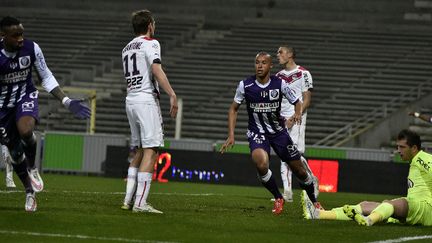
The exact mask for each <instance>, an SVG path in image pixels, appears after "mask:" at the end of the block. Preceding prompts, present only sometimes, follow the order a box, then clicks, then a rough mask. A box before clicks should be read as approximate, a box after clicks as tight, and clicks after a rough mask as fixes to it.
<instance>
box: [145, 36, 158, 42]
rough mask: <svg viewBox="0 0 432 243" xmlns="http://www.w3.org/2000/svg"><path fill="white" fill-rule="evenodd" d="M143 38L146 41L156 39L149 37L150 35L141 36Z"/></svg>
mask: <svg viewBox="0 0 432 243" xmlns="http://www.w3.org/2000/svg"><path fill="white" fill-rule="evenodd" d="M143 39H144V40H148V41H152V40H156V39H154V38H150V37H147V36H145V37H143Z"/></svg>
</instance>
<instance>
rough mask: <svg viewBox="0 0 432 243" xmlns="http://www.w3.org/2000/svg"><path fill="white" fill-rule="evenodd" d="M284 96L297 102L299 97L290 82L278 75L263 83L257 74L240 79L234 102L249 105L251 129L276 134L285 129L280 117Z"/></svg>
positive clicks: (293, 102)
mask: <svg viewBox="0 0 432 243" xmlns="http://www.w3.org/2000/svg"><path fill="white" fill-rule="evenodd" d="M282 97H286V98H287V100H288V101H289V102H290V103H291V104H295V103H296V102H297V101H298V99H299V97H298V94H296V93H295V92H293V91H292V90H291V89H290V88H289V86H288V84H287V83H286V82H284V81H282V80H281V79H279V78H277V77H276V76H271V77H270V79H269V82H267V83H266V84H261V83H259V82H258V81H257V80H256V76H251V77H249V78H247V79H245V80H242V81H240V83H239V85H238V87H237V91H236V95H235V97H234V102H236V103H237V104H241V103H243V102H245V103H246V105H247V112H248V116H249V123H248V129H249V131H252V132H255V133H261V134H275V133H277V132H280V131H282V130H283V129H284V127H285V125H284V121H283V120H282V119H281V117H280V108H281V107H280V106H281V101H282Z"/></svg>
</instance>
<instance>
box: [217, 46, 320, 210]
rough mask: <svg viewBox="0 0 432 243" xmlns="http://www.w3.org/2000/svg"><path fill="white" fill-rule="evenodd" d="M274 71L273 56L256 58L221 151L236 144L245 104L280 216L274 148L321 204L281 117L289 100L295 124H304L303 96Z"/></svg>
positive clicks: (252, 141)
mask: <svg viewBox="0 0 432 243" xmlns="http://www.w3.org/2000/svg"><path fill="white" fill-rule="evenodd" d="M271 68H272V58H271V56H270V55H269V54H268V53H266V52H260V53H258V54H257V55H256V57H255V75H253V76H251V77H248V78H246V79H244V80H242V81H240V83H239V85H238V87H237V91H236V95H235V97H234V101H233V103H232V104H231V107H230V109H229V111H228V138H227V140H226V141H225V143H224V144H223V145H222V147H221V149H220V151H221V153H224V152H225V151H226V150H227V149H229V148H230V147H232V146H233V145H234V142H235V139H234V129H235V124H236V121H237V114H238V110H239V107H240V105H241V104H242V103H243V102H245V103H246V106H247V107H246V108H247V112H248V116H249V119H248V131H247V137H248V140H249V148H250V151H251V155H252V160H253V162H254V163H255V166H256V169H257V171H258V175H259V178H260V180H261V182H262V184H263V185H264V187H265V188H266V189H267V190H268V191H270V192H271V193H272V194H273V196H274V198H275V202H274V207H273V210H272V212H273V213H274V214H276V215H278V214H281V213H282V211H283V205H284V199H283V197H282V194H281V193H280V191H279V188H278V187H277V185H276V181H275V179H274V176H273V175H272V171H271V170H270V169H269V156H270V147H271V148H273V150H274V151H275V152H276V154H277V155H278V157H279V158H280V159H281V160H282V161H284V162H287V163H289V165H290V167H291V169H292V170H293V173H294V175H296V176H297V178H298V179H299V181H300V186H301V187H302V188H303V189H304V190H305V191H306V192H307V195H308V196H309V198H310V200H311V201H312V202H313V203H314V204H316V205H319V202H317V201H316V198H315V195H314V180H313V177H312V175H311V174H310V173H308V172H307V171H306V170H305V168H304V167H303V164H302V162H301V161H300V153H299V152H298V150H297V149H296V147H295V146H294V145H293V142H292V140H291V138H290V136H289V135H288V131H287V129H286V127H285V122H284V120H283V119H281V116H280V110H281V102H282V97H286V98H287V99H288V101H289V102H290V103H291V104H293V105H294V106H295V114H294V115H293V117H292V118H293V121H294V122H295V123H299V122H301V115H302V114H301V106H302V104H301V101H300V100H299V95H300V94H295V93H294V92H293V91H292V90H291V89H290V88H289V86H288V83H286V82H285V81H282V80H281V79H279V78H278V77H276V76H274V75H270V69H271Z"/></svg>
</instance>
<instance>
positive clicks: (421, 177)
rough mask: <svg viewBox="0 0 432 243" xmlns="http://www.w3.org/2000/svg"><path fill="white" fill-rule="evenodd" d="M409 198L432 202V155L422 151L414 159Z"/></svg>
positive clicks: (409, 176) (410, 173) (409, 180)
mask: <svg viewBox="0 0 432 243" xmlns="http://www.w3.org/2000/svg"><path fill="white" fill-rule="evenodd" d="M407 198H408V199H409V200H422V201H424V200H425V201H428V202H430V203H432V155H431V154H428V153H426V152H424V151H420V152H418V153H417V155H416V156H415V157H414V158H413V159H412V161H411V164H410V168H409V173H408V194H407Z"/></svg>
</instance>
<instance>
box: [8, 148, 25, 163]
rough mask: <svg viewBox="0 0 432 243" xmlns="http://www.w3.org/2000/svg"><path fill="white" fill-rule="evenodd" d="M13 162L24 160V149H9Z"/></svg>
mask: <svg viewBox="0 0 432 243" xmlns="http://www.w3.org/2000/svg"><path fill="white" fill-rule="evenodd" d="M10 156H11V158H12V163H13V164H16V165H17V164H21V163H22V162H23V161H24V158H25V157H24V151H23V150H22V149H19V148H18V149H12V150H11V151H10Z"/></svg>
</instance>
